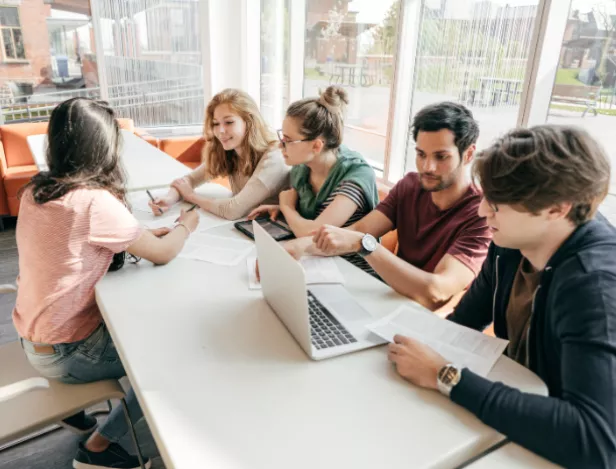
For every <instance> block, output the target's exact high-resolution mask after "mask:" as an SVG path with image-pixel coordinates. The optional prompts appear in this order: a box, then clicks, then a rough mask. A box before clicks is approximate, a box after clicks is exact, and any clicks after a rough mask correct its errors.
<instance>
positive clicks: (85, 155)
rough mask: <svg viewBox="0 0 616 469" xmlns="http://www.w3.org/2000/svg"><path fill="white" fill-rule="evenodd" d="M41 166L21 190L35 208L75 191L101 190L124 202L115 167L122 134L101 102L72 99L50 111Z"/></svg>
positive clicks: (122, 183) (119, 172)
mask: <svg viewBox="0 0 616 469" xmlns="http://www.w3.org/2000/svg"><path fill="white" fill-rule="evenodd" d="M47 139H48V148H47V165H48V166H49V171H43V172H40V173H39V174H37V175H36V176H34V177H33V178H32V181H31V182H30V183H29V184H28V185H27V186H25V187H24V189H26V188H32V196H33V198H34V201H35V202H36V203H37V204H44V203H45V202H49V201H51V200H55V199H58V198H60V197H62V196H64V195H65V194H67V193H68V192H70V191H72V190H74V189H77V188H93V189H105V190H107V191H109V192H111V193H112V194H113V195H114V196H116V197H117V198H118V199H119V200H121V201H122V202H123V203H126V188H125V181H126V177H125V175H124V170H123V168H122V165H121V163H120V152H121V149H122V134H121V133H120V127H119V125H118V122H117V121H116V119H115V114H114V112H113V109H111V108H110V107H109V105H108V104H107V103H105V102H102V101H95V100H92V99H88V98H72V99H69V100H67V101H64V102H63V103H60V104H59V105H58V106H57V107H56V108H55V109H54V110H53V111H52V113H51V117H50V119H49V127H48V129H47Z"/></svg>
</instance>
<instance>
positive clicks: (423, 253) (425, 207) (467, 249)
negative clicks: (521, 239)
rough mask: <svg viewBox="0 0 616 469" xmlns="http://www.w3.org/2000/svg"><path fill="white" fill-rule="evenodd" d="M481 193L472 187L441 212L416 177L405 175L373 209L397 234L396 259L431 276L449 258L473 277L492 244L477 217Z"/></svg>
mask: <svg viewBox="0 0 616 469" xmlns="http://www.w3.org/2000/svg"><path fill="white" fill-rule="evenodd" d="M481 198H482V195H481V192H480V191H479V190H478V189H477V188H476V187H475V186H473V185H471V186H470V187H469V189H468V191H467V192H466V193H465V194H464V196H463V197H462V198H461V199H460V200H458V201H457V202H456V203H455V204H454V205H453V206H451V207H449V208H448V209H446V210H440V209H439V208H438V207H437V206H436V205H434V202H432V197H431V196H430V192H428V191H426V190H424V189H423V188H422V187H421V182H420V180H419V174H417V173H408V174H407V175H406V176H404V178H403V179H402V180H401V181H399V182H398V183H397V184H396V185H395V186H394V187H393V188H392V189H391V191H390V192H389V195H388V196H387V197H386V198H385V200H383V202H381V203H380V204H379V205H378V206H377V207H376V209H377V210H378V211H379V212H381V213H382V214H384V215H385V216H386V217H387V218H389V219H390V220H391V221H392V223H393V224H394V227H395V228H396V229H397V230H398V257H400V258H401V259H403V260H405V261H406V262H408V263H410V264H412V265H414V266H415V267H418V268H420V269H422V270H425V271H426V272H434V269H435V268H436V265H437V264H438V263H439V262H440V260H441V259H442V258H443V256H444V255H445V254H451V255H452V256H454V257H455V258H456V259H458V260H459V261H460V262H462V263H463V264H464V265H466V266H467V267H468V268H469V269H471V270H472V271H473V273H474V274H475V275H477V274H478V273H479V270H480V269H481V264H483V261H484V259H485V257H486V255H487V253H488V245H489V244H490V241H491V240H492V233H491V232H490V230H489V228H488V225H487V223H486V219H485V218H481V217H480V216H479V214H478V213H477V209H478V208H479V204H480V203H481Z"/></svg>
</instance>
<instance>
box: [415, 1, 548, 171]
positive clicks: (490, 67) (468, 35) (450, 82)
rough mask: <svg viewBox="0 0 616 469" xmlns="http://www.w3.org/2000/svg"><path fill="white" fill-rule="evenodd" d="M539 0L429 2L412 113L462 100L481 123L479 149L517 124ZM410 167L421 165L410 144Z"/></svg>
mask: <svg viewBox="0 0 616 469" xmlns="http://www.w3.org/2000/svg"><path fill="white" fill-rule="evenodd" d="M538 3H539V1H538V0H525V1H522V0H518V1H512V0H485V1H476V0H455V2H454V1H449V0H426V5H425V8H424V10H423V14H422V18H421V31H420V37H419V50H418V57H417V64H416V67H417V68H416V73H415V76H416V80H415V83H414V93H413V105H412V114H413V115H414V114H415V113H417V111H419V110H420V109H421V108H423V107H424V106H426V105H428V104H432V103H437V102H440V101H456V102H460V103H463V104H465V105H466V106H468V107H469V108H470V109H471V110H472V112H473V114H474V115H475V118H476V119H477V120H478V121H479V125H480V132H481V133H480V138H479V142H478V148H481V147H484V146H486V145H487V144H489V143H490V141H491V140H493V139H494V138H495V137H497V136H498V135H500V134H502V133H503V132H504V131H506V130H508V129H510V128H511V127H515V125H516V123H517V116H518V111H519V107H520V97H521V95H522V86H523V81H524V74H525V72H526V65H527V61H528V54H529V49H530V43H531V37H532V33H533V27H534V23H535V18H536V16H537V5H538ZM407 154H408V155H409V156H408V157H407V168H408V169H414V168H415V159H414V154H415V149H414V142H413V141H412V139H411V140H410V142H409V149H408V153H407Z"/></svg>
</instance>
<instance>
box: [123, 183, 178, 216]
mask: <svg viewBox="0 0 616 469" xmlns="http://www.w3.org/2000/svg"><path fill="white" fill-rule="evenodd" d="M167 192H169V189H167V188H165V189H150V193H151V194H152V197H154V198H155V199H157V198H158V197H163V196H164V195H166V194H167ZM129 201H130V205H131V208H132V209H133V211H138V212H144V213H152V209H151V208H150V206H149V205H148V203H149V202H150V197H148V194H147V192H146V191H137V192H131V193H130V195H129ZM177 212H178V213H179V209H178V210H177Z"/></svg>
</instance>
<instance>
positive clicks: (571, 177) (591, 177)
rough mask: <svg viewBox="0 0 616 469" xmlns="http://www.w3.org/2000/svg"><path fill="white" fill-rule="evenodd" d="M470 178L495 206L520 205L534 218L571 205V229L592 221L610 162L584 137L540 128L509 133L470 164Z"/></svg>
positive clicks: (568, 130)
mask: <svg viewBox="0 0 616 469" xmlns="http://www.w3.org/2000/svg"><path fill="white" fill-rule="evenodd" d="M473 174H474V176H475V177H476V178H477V179H479V181H478V182H479V183H480V184H481V187H482V189H483V191H484V196H485V198H486V199H487V200H488V201H489V202H491V203H494V204H499V203H501V204H506V205H521V206H522V207H523V208H524V209H525V210H527V211H529V212H530V213H535V214H536V213H538V212H539V211H540V210H543V209H546V208H548V207H550V206H552V205H555V204H560V203H572V204H573V206H572V208H571V211H570V212H569V214H568V218H569V220H570V221H571V222H573V224H574V225H581V224H583V223H585V222H587V221H588V220H590V219H592V218H593V217H594V215H595V213H596V211H597V208H598V207H599V204H600V203H601V202H602V201H603V199H604V198H605V196H606V195H607V193H608V190H609V187H610V161H609V159H608V157H607V155H606V153H605V150H604V149H603V148H602V147H601V145H599V143H598V142H597V141H596V140H595V139H593V138H592V137H591V136H590V135H589V134H588V132H586V131H585V130H582V129H580V128H576V127H569V126H557V125H539V126H536V127H531V128H529V129H523V128H519V129H514V130H511V131H509V132H508V133H507V134H505V135H504V136H503V137H501V138H499V139H497V140H496V141H495V142H494V143H493V144H492V145H491V146H490V147H489V148H487V149H485V150H483V151H481V152H480V153H479V155H477V157H476V158H475V164H474V166H473Z"/></svg>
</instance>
